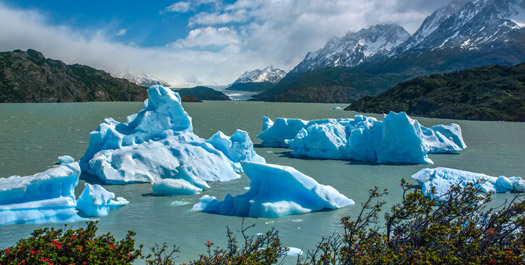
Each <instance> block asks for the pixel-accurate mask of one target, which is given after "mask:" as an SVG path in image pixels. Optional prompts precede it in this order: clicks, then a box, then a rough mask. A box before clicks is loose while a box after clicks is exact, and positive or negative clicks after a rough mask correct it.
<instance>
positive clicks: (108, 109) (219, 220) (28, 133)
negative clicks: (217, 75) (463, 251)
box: [0, 101, 525, 263]
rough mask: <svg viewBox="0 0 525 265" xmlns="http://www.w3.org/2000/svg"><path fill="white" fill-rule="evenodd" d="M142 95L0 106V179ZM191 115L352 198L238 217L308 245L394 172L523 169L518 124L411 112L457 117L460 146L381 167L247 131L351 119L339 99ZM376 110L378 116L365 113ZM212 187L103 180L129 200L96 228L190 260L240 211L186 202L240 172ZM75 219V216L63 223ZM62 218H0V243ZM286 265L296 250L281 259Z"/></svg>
mask: <svg viewBox="0 0 525 265" xmlns="http://www.w3.org/2000/svg"><path fill="white" fill-rule="evenodd" d="M142 105H143V104H142V103H139V102H135V103H120V102H119V103H114V102H109V103H108V102H103V103H102V102H98V103H58V104H50V103H46V104H0V139H1V140H0V177H8V176H12V175H21V176H27V175H33V174H35V173H37V172H42V171H44V170H46V169H47V168H49V167H52V166H53V165H54V164H55V163H57V157H58V156H60V155H64V154H67V155H71V156H73V157H74V158H75V159H76V160H78V159H79V158H80V157H81V156H82V155H83V153H84V151H85V149H86V148H87V146H88V141H89V133H90V132H91V131H93V130H95V129H96V127H97V126H98V124H100V123H101V122H102V121H103V120H104V118H108V117H113V118H115V119H117V120H119V121H124V120H125V119H126V116H127V115H130V114H133V113H137V112H138V111H139V110H140V109H141V108H142ZM183 106H184V107H185V109H186V111H187V112H188V113H189V115H190V116H191V117H192V121H193V127H194V132H195V133H196V134H197V135H199V136H200V137H202V138H209V137H210V136H211V135H213V134H214V133H215V132H217V131H219V130H220V131H222V132H224V133H225V134H227V135H231V134H233V133H234V132H235V130H236V129H242V130H246V131H248V133H249V135H250V137H251V138H252V141H253V142H254V143H255V145H256V148H255V150H256V152H257V153H258V154H259V155H261V156H263V157H264V158H265V159H266V161H267V162H268V163H273V164H281V165H288V166H293V167H295V168H296V169H298V170H299V171H301V172H303V173H305V174H306V175H309V176H311V177H313V178H314V179H315V180H317V181H318V182H319V183H321V184H325V185H331V186H333V187H335V188H336V189H337V190H339V191H340V192H341V193H343V194H345V195H346V196H347V197H349V198H351V199H353V200H354V201H355V202H356V205H355V206H350V207H347V208H343V209H339V210H335V211H326V212H317V213H311V214H304V215H295V216H288V217H283V218H279V219H252V218H247V219H245V224H246V225H251V224H255V225H256V226H255V227H254V228H252V229H251V230H250V232H251V233H252V234H256V233H263V232H266V231H268V230H269V229H271V228H272V227H275V228H276V229H277V230H279V234H280V237H281V242H282V243H283V245H285V246H289V247H296V248H301V249H311V248H313V247H314V246H315V245H316V243H317V242H318V241H319V240H320V239H321V237H322V236H328V235H331V234H332V233H334V232H339V231H342V227H341V225H340V219H341V218H342V217H344V216H352V217H355V216H357V214H358V213H359V211H360V206H361V204H362V203H363V202H364V201H365V200H366V199H367V198H368V190H369V189H371V188H373V187H374V186H378V187H380V188H386V189H388V190H389V191H390V193H389V195H387V196H386V197H385V200H386V201H387V203H388V204H387V205H386V207H388V208H389V207H390V206H391V205H392V204H393V203H396V202H398V201H399V199H400V191H401V189H400V186H399V184H400V180H401V179H402V178H405V179H409V181H410V182H412V183H415V181H412V180H411V179H410V176H411V175H412V174H414V173H416V172H417V171H418V170H420V169H422V168H425V167H438V166H442V167H451V168H457V169H462V170H468V171H473V172H480V173H485V174H488V175H493V176H500V175H504V176H520V177H523V176H525V123H511V122H480V121H460V120H443V119H429V118H418V117H415V118H416V119H417V120H418V121H419V122H420V123H422V124H423V125H425V126H432V125H436V124H448V123H451V122H455V123H458V124H459V125H460V126H461V128H462V130H463V137H464V140H465V142H466V143H467V146H468V148H467V149H466V150H465V151H463V152H462V153H460V154H449V155H444V154H443V155H430V158H431V159H432V160H433V161H434V164H433V165H381V164H375V163H363V162H356V161H336V160H315V159H299V158H293V157H290V151H289V150H288V149H284V148H263V147H261V146H260V145H259V144H260V142H261V141H260V140H259V139H257V138H255V136H256V135H257V134H258V133H259V132H260V131H261V125H262V116H268V117H270V118H271V119H273V120H275V119H276V118H277V117H287V118H301V119H306V120H309V119H320V118H348V117H350V118H353V117H354V115H355V114H356V113H354V112H347V111H342V110H333V107H335V106H340V107H345V105H344V104H342V105H341V104H313V103H306V104H305V103H264V102H238V101H232V102H213V101H207V102H203V103H184V104H183ZM372 116H375V117H378V118H380V119H381V118H382V116H381V115H372ZM86 179H88V180H89V181H90V182H92V183H99V182H98V181H97V179H96V178H93V177H90V176H83V177H82V180H81V181H80V183H79V185H78V187H77V195H80V193H81V191H82V189H83V187H84V184H83V183H84V182H85V180H86ZM209 184H210V186H211V189H209V190H206V191H205V192H203V193H202V194H200V195H190V196H177V197H155V196H151V186H150V184H131V185H122V186H111V185H104V187H105V188H106V189H107V190H109V191H112V192H114V193H115V194H116V195H117V196H121V197H124V198H126V199H127V200H129V201H130V204H129V205H127V206H125V207H123V208H120V209H117V210H115V211H112V212H110V214H109V215H108V216H105V217H101V218H99V219H98V220H99V221H100V223H99V228H100V230H99V233H106V232H111V233H112V234H113V235H115V237H116V238H117V239H120V238H122V237H123V236H125V234H126V232H127V231H128V230H133V231H135V232H137V235H136V237H135V238H136V239H137V243H139V244H144V246H145V248H149V247H151V246H153V245H154V244H155V243H159V244H162V243H163V242H167V243H168V245H173V244H177V245H178V246H179V247H180V250H181V253H180V254H179V257H180V258H179V259H178V262H183V261H188V260H191V259H196V258H197V256H198V254H199V253H204V251H205V246H204V244H205V243H206V241H207V240H210V241H212V242H214V243H216V244H217V245H219V246H224V245H225V244H224V243H225V242H226V237H225V235H226V226H229V227H230V228H231V229H233V230H234V231H237V230H239V229H240V227H241V221H242V219H241V218H239V217H228V216H220V215H213V214H206V213H201V212H195V211H192V210H191V207H192V206H193V204H195V203H196V202H197V201H198V199H199V198H200V197H201V196H202V195H204V194H208V195H211V196H215V197H217V198H219V199H220V200H222V199H223V198H224V196H225V195H226V194H228V193H231V194H232V195H237V194H242V193H244V192H246V190H245V189H244V188H245V187H248V186H249V179H248V178H247V177H246V176H244V175H243V177H242V178H241V179H239V180H235V181H231V182H223V183H216V182H210V183H209ZM512 196H513V195H512V194H498V195H496V196H495V198H496V201H497V202H502V201H504V200H505V199H509V198H512ZM71 225H72V226H73V227H79V226H84V225H85V223H84V222H77V223H73V224H71ZM47 226H55V227H58V228H61V227H63V224H49V223H48V224H42V225H6V226H0V248H5V247H8V246H11V245H12V244H14V243H15V242H16V241H18V240H19V239H21V238H24V237H28V236H29V235H30V233H31V232H32V231H33V230H34V229H37V228H42V227H47ZM287 261H288V262H289V263H293V262H294V261H295V257H288V258H287Z"/></svg>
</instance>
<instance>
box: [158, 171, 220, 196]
mask: <svg viewBox="0 0 525 265" xmlns="http://www.w3.org/2000/svg"><path fill="white" fill-rule="evenodd" d="M177 171H178V172H177V174H176V175H175V176H173V177H172V178H169V177H168V178H161V179H156V180H154V181H153V182H152V183H151V187H152V189H153V194H155V195H160V196H175V195H190V194H198V193H200V192H202V191H203V190H204V189H207V188H210V186H208V184H206V181H204V180H202V179H200V178H197V177H194V176H192V175H190V173H189V172H188V169H187V168H186V167H184V166H180V167H178V168H177Z"/></svg>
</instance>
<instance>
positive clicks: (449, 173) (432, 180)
mask: <svg viewBox="0 0 525 265" xmlns="http://www.w3.org/2000/svg"><path fill="white" fill-rule="evenodd" d="M412 178H413V179H415V180H416V181H417V182H418V183H419V185H420V186H421V191H422V193H423V194H424V195H425V196H429V197H431V198H437V199H446V198H445V197H443V196H444V195H445V194H447V193H448V192H449V191H450V186H452V185H461V186H463V187H464V186H465V185H466V184H468V183H470V184H476V185H478V187H480V188H481V190H482V191H483V192H486V193H488V192H498V193H506V192H524V191H525V190H524V189H523V188H524V187H525V181H524V180H523V179H522V178H520V177H511V178H507V177H504V176H501V177H499V178H496V177H492V176H488V175H485V174H481V173H474V172H469V171H463V170H459V169H452V168H444V167H438V168H433V169H430V168H425V169H421V170H420V171H419V172H417V173H416V174H414V175H412ZM432 188H434V189H435V190H434V193H432Z"/></svg>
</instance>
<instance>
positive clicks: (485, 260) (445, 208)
mask: <svg viewBox="0 0 525 265" xmlns="http://www.w3.org/2000/svg"><path fill="white" fill-rule="evenodd" d="M401 185H402V187H403V190H404V192H403V198H402V201H401V203H399V204H396V205H395V206H393V207H392V209H391V211H390V212H388V213H387V214H385V217H384V220H380V219H379V215H378V214H379V212H380V211H381V209H382V206H383V204H384V202H383V201H381V200H378V199H380V198H381V197H382V195H383V194H384V193H385V192H386V191H385V192H381V193H380V192H378V189H377V187H376V188H375V189H374V190H372V191H371V192H370V198H369V200H368V201H367V202H366V203H365V204H364V206H363V209H362V211H361V213H360V215H359V217H358V218H357V220H355V221H350V219H349V218H348V217H346V218H343V219H342V224H343V226H344V233H343V235H333V236H331V237H327V238H324V239H323V240H322V241H321V242H320V243H319V245H318V247H317V248H316V249H315V250H314V251H310V252H308V254H307V255H306V257H305V258H303V261H302V263H300V264H524V263H525V233H523V232H524V231H523V229H524V226H525V216H524V213H525V200H523V199H524V197H523V196H517V197H515V198H514V199H513V200H512V201H510V202H506V203H505V204H503V205H501V206H500V207H499V208H498V209H493V208H490V207H488V203H489V202H490V201H491V196H490V194H489V195H488V196H487V195H484V194H482V193H481V191H480V190H479V188H476V187H475V186H474V185H467V187H465V188H461V187H459V186H455V187H452V189H451V191H450V193H449V194H447V196H446V198H447V199H446V201H441V202H440V203H438V202H437V201H436V200H429V199H428V198H425V197H424V196H423V195H422V194H421V192H420V191H415V192H412V193H408V191H409V190H410V189H411V188H412V187H411V185H409V184H408V183H407V182H405V181H404V180H403V181H402V184H401Z"/></svg>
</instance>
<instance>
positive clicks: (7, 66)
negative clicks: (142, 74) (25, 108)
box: [0, 49, 147, 103]
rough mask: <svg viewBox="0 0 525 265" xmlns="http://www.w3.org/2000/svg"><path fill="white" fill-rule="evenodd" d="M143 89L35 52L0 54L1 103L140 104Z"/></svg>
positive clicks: (104, 73) (89, 68)
mask: <svg viewBox="0 0 525 265" xmlns="http://www.w3.org/2000/svg"><path fill="white" fill-rule="evenodd" d="M145 98H147V91H146V88H145V87H142V86H138V85H135V84H133V83H131V82H129V81H127V80H125V79H120V78H114V77H112V76H111V75H110V74H109V73H106V72H104V71H102V70H97V69H94V68H91V67H89V66H85V65H80V64H74V65H66V64H65V63H64V62H62V61H59V60H53V59H47V58H45V57H44V55H43V54H42V53H40V52H38V51H35V50H31V49H29V50H27V51H21V50H15V51H12V52H0V103H8V102H84V101H142V100H144V99H145Z"/></svg>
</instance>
